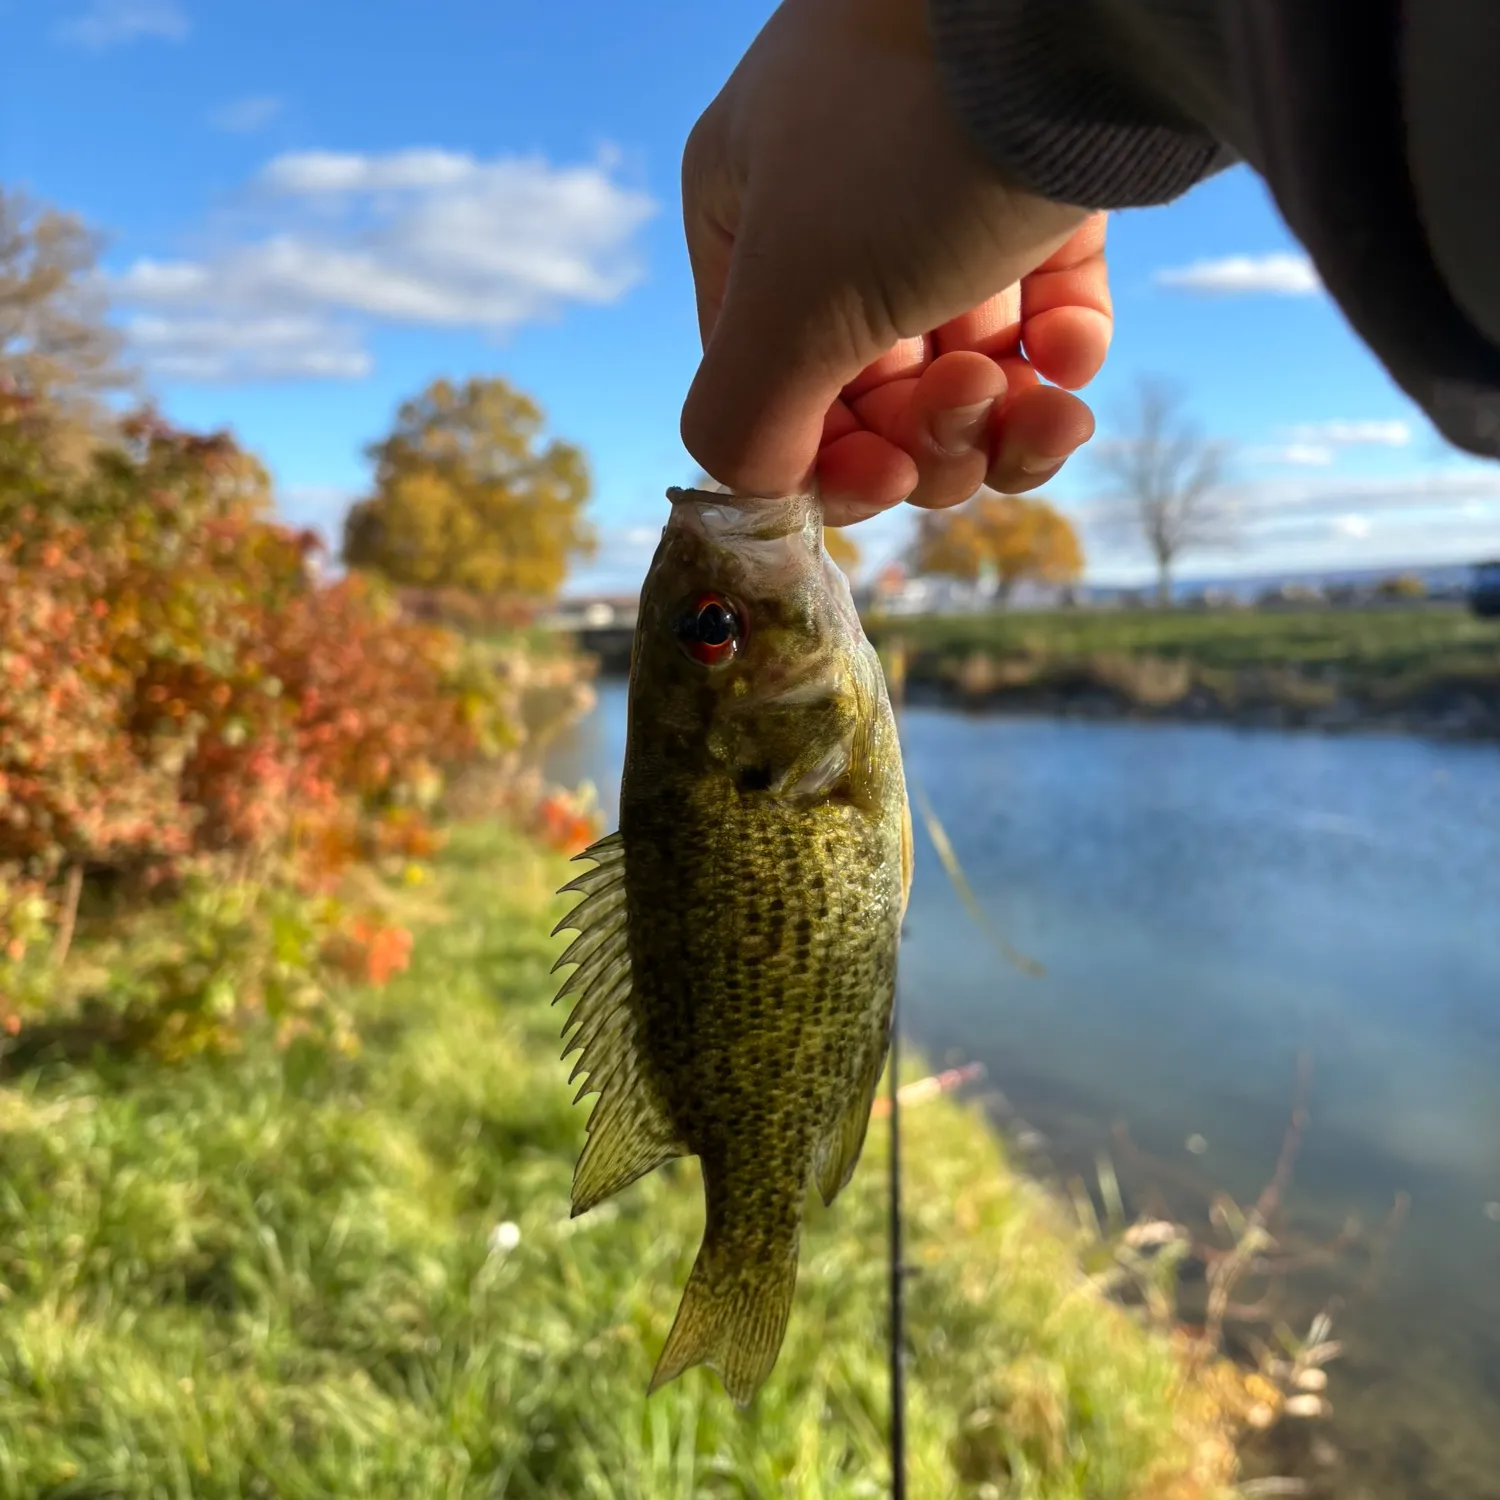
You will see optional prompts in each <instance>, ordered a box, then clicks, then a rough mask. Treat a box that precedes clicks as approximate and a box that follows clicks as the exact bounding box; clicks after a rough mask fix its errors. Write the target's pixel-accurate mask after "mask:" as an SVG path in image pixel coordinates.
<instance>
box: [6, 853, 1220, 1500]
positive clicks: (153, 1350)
mask: <svg viewBox="0 0 1500 1500" xmlns="http://www.w3.org/2000/svg"><path fill="white" fill-rule="evenodd" d="M562 868H563V866H562V864H561V862H560V861H559V860H557V859H556V858H554V857H553V856H550V855H546V854H542V853H540V852H538V851H536V850H535V849H534V848H532V847H531V846H529V845H525V844H523V843H522V842H520V841H519V840H518V839H516V838H515V837H513V836H511V835H508V834H505V833H502V832H498V831H496V830H494V829H474V830H468V831H464V832H461V833H460V834H459V835H458V836H457V837H456V838H455V840H454V842H453V844H452V845H451V847H450V849H449V850H448V852H447V853H446V854H445V855H444V856H443V858H442V859H441V861H440V862H439V865H438V867H437V869H436V872H435V878H434V879H433V880H432V881H431V882H429V883H428V884H427V885H425V886H423V887H419V888H418V889H417V890H416V891H415V892H413V893H410V894H408V895H405V896H402V897H401V898H400V899H401V900H404V901H406V902H407V903H408V908H409V909H408V917H409V919H410V920H412V921H413V924H414V925H416V926H417V927H418V929H419V938H418V943H417V947H416V952H415V956H414V961H413V966H412V969H411V970H410V972H409V973H408V974H407V975H405V976H403V977H401V978H400V979H398V980H397V981H396V982H394V983H393V984H392V985H390V986H389V987H388V988H387V989H386V990H384V991H382V992H380V993H379V994H369V995H362V996H359V997H357V1000H356V1010H357V1014H358V1018H359V1024H360V1027H361V1030H362V1033H363V1035H364V1038H365V1043H364V1047H363V1049H362V1051H361V1053H360V1055H359V1056H357V1057H355V1058H353V1059H332V1060H331V1059H327V1058H325V1057H323V1056H322V1055H321V1054H319V1053H316V1052H298V1051H293V1052H291V1053H290V1054H287V1055H281V1054H278V1053H276V1052H275V1051H273V1050H272V1049H270V1048H269V1046H265V1045H262V1044H261V1043H259V1042H252V1043H250V1044H249V1045H247V1047H246V1049H245V1051H244V1052H243V1053H242V1054H241V1055H239V1056H236V1057H233V1058H230V1059H227V1060H220V1061H208V1060H196V1061H194V1062H191V1063H189V1064H184V1065H182V1066H180V1067H177V1068H166V1067H162V1066H158V1065H154V1064H150V1063H148V1062H146V1061H143V1060H142V1061H134V1062H114V1063H107V1062H103V1061H100V1062H99V1063H97V1064H96V1065H92V1066H86V1067H63V1066H61V1065H59V1066H56V1067H54V1068H52V1069H49V1070H46V1071H44V1072H42V1073H34V1074H31V1075H28V1076H26V1077H24V1078H22V1079H19V1080H14V1081H12V1082H10V1083H8V1084H7V1085H5V1086H4V1087H3V1088H0V1164H3V1165H0V1495H4V1496H11V1495H14V1496H28V1497H29V1496H50V1497H58V1500H61V1497H65V1496H66V1497H74V1500H77V1497H90V1500H102V1497H106V1496H107V1497H111V1500H126V1497H129V1500H135V1497H140V1500H146V1497H152V1500H156V1497H162V1500H166V1497H172V1500H178V1497H182V1500H186V1497H194V1500H218V1497H226V1500H227V1497H249V1496H275V1497H279V1500H293V1497H309V1500H311V1497H325V1496H359V1497H365V1496H371V1497H373V1496H391V1497H397V1496H400V1497H403V1500H412V1497H429V1496H431V1497H457V1496H466V1497H467V1496H473V1497H480V1496H483V1497H499V1496H517V1497H532V1496H547V1497H557V1500H563V1497H567V1500H576V1497H600V1500H603V1497H630V1500H636V1497H638V1500H647V1497H650V1500H667V1497H683V1500H686V1497H688V1496H725V1497H730V1496H733V1497H760V1496H767V1497H772V1496H775V1497H781V1496H796V1497H808V1500H812V1497H834V1496H838V1497H851V1500H852V1497H856V1496H875V1495H879V1494H882V1493H884V1492H885V1488H886V1485H887V1483H888V1476H887V1468H886V1458H885V1432H886V1386H885V1381H886V1373H885V1360H884V1353H883V1344H884V1318H885V1307H884V1297H885V1292H884V1274H885V1273H884V1220H883V1214H884V1198H883V1175H882V1172H881V1163H882V1160H883V1158H884V1140H883V1135H884V1132H883V1130H882V1129H881V1128H880V1127H879V1126H878V1125H877V1126H876V1127H875V1128H873V1129H872V1133H871V1145H870V1148H869V1150H868V1152H867V1159H866V1161H865V1162H864V1163H863V1165H862V1166H861V1169H860V1171H859V1172H858V1174H857V1176H856V1180H855V1182H854V1184H853V1185H852V1186H851V1188H850V1189H849V1190H848V1192H847V1193H846V1194H845V1196H844V1198H843V1199H841V1200H840V1202H839V1203H838V1204H837V1205H836V1206H835V1208H834V1209H833V1210H832V1211H817V1212H814V1213H813V1214H812V1218H811V1223H810V1228H809V1233H808V1236H807V1242H806V1247H805V1251H804V1259H803V1272H802V1278H801V1282H800V1285H799V1290H798V1294H797V1301H796V1304H795V1308H794V1312H793V1320H792V1326H791V1330H790V1333H789V1336H788V1339H787V1343H786V1347H785V1350H784V1352H783V1354H782V1358H781V1361H780V1364H779V1366H778V1368H777V1370H776V1372H775V1373H774V1375H773V1376H772V1378H771V1380H770V1382H769V1383H768V1385H767V1386H766V1387H765V1389H764V1390H763V1391H762V1393H761V1395H760V1397H759V1398H758V1400H757V1402H756V1404H755V1406H754V1407H752V1409H751V1410H750V1412H749V1413H748V1414H743V1415H742V1414H740V1413H738V1412H737V1411H736V1410H735V1409H734V1408H733V1406H732V1405H731V1404H730V1403H729V1401H728V1400H727V1398H726V1397H725V1396H724V1394H723V1392H722V1390H721V1389H720V1388H719V1386H718V1385H717V1382H716V1381H715V1380H714V1378H713V1377H712V1376H710V1375H708V1374H706V1373H705V1372H703V1371H701V1370H700V1371H695V1372H691V1373H690V1374H689V1375H688V1376H687V1377H686V1378H685V1379H684V1380H683V1381H681V1382H680V1383H678V1384H677V1385H674V1386H673V1387H670V1388H669V1389H668V1390H667V1391H665V1392H663V1393H661V1394H660V1395H658V1396H656V1397H654V1398H652V1399H651V1400H650V1401H649V1402H648V1401H647V1399H646V1396H645V1387H646V1381H647V1379H648V1376H649V1374H650V1370H651V1366H652V1362H653V1360H654V1358H655V1355H656V1353H657V1351H658V1350H659V1348H660V1346H661V1343H662V1340H663V1338H664V1336H665V1334H666V1331H667V1327H668V1324H669V1321H670V1318H671V1315H672V1313H673V1311H674V1308H675V1305H676V1302H677V1298H678V1295H679V1292H680V1289H681V1286H682V1284H683V1281H684V1279H685V1277H686V1274H687V1270H688V1268H689V1266H690V1264H691V1259H692V1256H693V1253H694V1251H695V1250H696V1246H697V1242H698V1234H699V1230H700V1227H701V1220H702V1206H701V1194H700V1190H699V1186H698V1180H697V1177H696V1172H695V1169H694V1167H693V1165H692V1164H691V1163H683V1164H680V1165H679V1166H677V1167H675V1168H674V1169H671V1170H666V1171H663V1172H660V1173H658V1174H656V1175H655V1176H654V1177H652V1178H650V1179H648V1180H646V1181H644V1182H642V1183H640V1184H638V1185H636V1186H635V1187H633V1188H631V1189H629V1190H627V1191H626V1192H625V1193H623V1194H621V1195H620V1196H619V1198H617V1199H616V1200H614V1201H613V1202H611V1203H610V1204H608V1205H606V1206H605V1207H604V1208H602V1209H600V1210H597V1211H595V1212H594V1213H593V1214H591V1215H588V1216H585V1217H584V1218H583V1219H581V1220H578V1221H576V1222H575V1223H571V1224H570V1223H569V1221H568V1219H567V1205H568V1186H569V1180H570V1176H571V1170H572V1163H573V1160H574V1157H575V1155H576V1153H577V1150H578V1149H579V1146H580V1144H581V1141H582V1130H583V1122H584V1117H585V1108H586V1106H579V1107H576V1108H575V1107H573V1106H572V1105H571V1103H570V1099H571V1090H569V1089H568V1088H567V1086H566V1084H565V1081H564V1079H565V1074H566V1071H567V1070H566V1068H564V1067H563V1066H561V1065H560V1064H559V1063H558V1061H557V1052H558V1050H559V1048H558V1042H557V1031H558V1027H559V1025H560V1021H561V1016H560V1013H559V1012H558V1011H554V1010H552V1009H551V1008H550V1007H549V1004H548V1001H549V999H550V996H551V992H552V989H553V983H554V981H553V980H551V979H550V978H549V977H548V972H547V971H548V968H549V966H550V964H551V961H552V959H553V957H554V955H555V953H556V952H557V951H558V947H559V941H558V940H552V939H550V938H549V937H548V936H547V933H548V931H549V929H550V927H551V925H552V921H553V920H555V917H556V916H557V914H558V913H559V911H560V910H561V909H562V903H560V902H558V901H557V900H556V899H555V898H553V897H551V896H550V894H549V893H550V892H551V891H552V890H553V889H554V888H555V887H556V885H557V884H558V883H559V882H560V879H561V878H563V877H562V873H561V872H562ZM906 1119H907V1122H908V1130H909V1135H908V1141H907V1155H906V1160H907V1161H908V1163H909V1180H908V1184H907V1193H908V1198H909V1202H908V1208H909V1215H910V1230H909V1233H910V1236H911V1255H912V1259H913V1260H914V1261H915V1263H916V1264H917V1265H918V1266H920V1268H921V1269H920V1274H918V1275H917V1276H915V1277H914V1278H913V1280H912V1282H911V1304H910V1331H911V1337H912V1342H913V1361H912V1373H911V1442H912V1455H911V1481H912V1486H911V1493H912V1494H913V1496H915V1497H921V1500H928V1497H936V1496H949V1495H974V1496H981V1495H983V1496H998V1495H1001V1494H1003V1495H1005V1496H1007V1497H1011V1496H1015V1497H1036V1500H1043V1497H1047V1500H1053V1497H1055V1500H1071V1497H1084V1496H1087V1497H1096V1500H1112V1497H1121V1500H1124V1497H1128V1496H1130V1497H1134V1496H1139V1497H1145V1496H1148V1495H1149V1496H1152V1497H1153V1500H1157V1497H1167V1500H1172V1497H1178V1500H1188V1497H1197V1496H1206V1495H1210V1494H1217V1493H1219V1492H1220V1490H1219V1489H1218V1488H1216V1486H1217V1485H1218V1484H1219V1481H1220V1480H1221V1478H1222V1475H1223V1473H1224V1471H1225V1466H1226V1464H1227V1461H1228V1460H1227V1442H1226V1439H1225V1435H1224V1429H1223V1427H1222V1426H1221V1424H1220V1417H1219V1414H1218V1412H1217V1409H1216V1408H1215V1406H1214V1404H1213V1401H1212V1399H1211V1398H1210V1397H1208V1396H1207V1395H1206V1394H1205V1393H1204V1392H1202V1391H1200V1390H1199V1389H1198V1388H1197V1387H1196V1386H1194V1385H1191V1384H1189V1383H1186V1382H1185V1379H1184V1375H1183V1372H1182V1368H1181V1367H1180V1366H1179V1364H1178V1362H1177V1360H1176V1358H1175V1357H1174V1355H1173V1354H1172V1353H1171V1352H1170V1351H1169V1350H1168V1348H1167V1346H1166V1345H1165V1344H1164V1343H1163V1342H1161V1341H1159V1340H1157V1339H1154V1338H1152V1337H1150V1336H1148V1335H1146V1334H1144V1333H1143V1332H1142V1331H1140V1329H1139V1328H1138V1327H1137V1325H1136V1324H1135V1323H1134V1322H1133V1321H1131V1320H1130V1318H1129V1317H1128V1316H1127V1315H1126V1314H1124V1313H1123V1312H1121V1311H1120V1310H1119V1309H1117V1308H1115V1307H1113V1306H1111V1305H1109V1304H1107V1303H1105V1302H1103V1301H1102V1300H1101V1299H1100V1298H1099V1297H1097V1296H1096V1295H1095V1294H1094V1293H1093V1292H1092V1291H1091V1290H1090V1289H1089V1288H1088V1287H1087V1286H1086V1285H1084V1284H1083V1283H1082V1280H1081V1277H1080V1273H1079V1266H1078V1261H1077V1258H1076V1255H1075V1250H1074V1247H1073V1245H1071V1244H1070V1243H1069V1241H1068V1239H1067V1238H1066V1237H1065V1235H1064V1234H1063V1233H1062V1232H1061V1231H1060V1230H1059V1228H1058V1227H1057V1225H1058V1224H1059V1223H1060V1222H1061V1221H1060V1219H1058V1220H1055V1219H1054V1212H1055V1211H1054V1209H1053V1207H1052V1205H1051V1203H1050V1201H1049V1200H1047V1199H1046V1198H1044V1196H1043V1195H1042V1194H1041V1192H1040V1190H1038V1189H1037V1188H1035V1187H1034V1186H1032V1185H1030V1184H1028V1183H1026V1182H1025V1181H1024V1180H1022V1179H1020V1178H1019V1177H1017V1176H1016V1175H1014V1174H1013V1173H1012V1172H1011V1171H1010V1170H1009V1169H1008V1168H1007V1166H1006V1165H1005V1162H1004V1160H1003V1158H1002V1155H1001V1152H1000V1149H999V1147H998V1145H997V1143H996V1142H995V1140H994V1139H993V1138H992V1137H991V1135H990V1134H989V1133H988V1131H987V1130H986V1129H985V1128H984V1127H983V1125H982V1124H981V1123H980V1121H979V1120H978V1118H977V1116H975V1115H973V1114H971V1113H969V1112H966V1111H964V1110H961V1109H959V1108H957V1107H955V1106H953V1105H951V1104H948V1103H939V1104H936V1105H933V1106H930V1107H927V1108H923V1109H921V1110H914V1111H911V1112H910V1113H909V1114H908V1115H907V1116H906ZM502 1222H504V1223H509V1224H513V1225H515V1226H516V1227H517V1229H518V1231H519V1239H518V1242H517V1243H515V1244H514V1246H513V1248H510V1249H508V1250H505V1249H492V1248H491V1235H492V1231H493V1230H494V1228H495V1226H496V1225H497V1224H500V1223H502Z"/></svg>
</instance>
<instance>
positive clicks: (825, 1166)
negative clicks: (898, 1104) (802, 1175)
mask: <svg viewBox="0 0 1500 1500" xmlns="http://www.w3.org/2000/svg"><path fill="white" fill-rule="evenodd" d="M886 1050H887V1049H886V1047H884V1046H881V1047H877V1048H876V1049H875V1050H874V1056H873V1058H872V1060H871V1061H870V1062H869V1064H867V1066H866V1068H865V1071H864V1072H863V1074H861V1076H860V1080H859V1084H858V1086H857V1087H856V1088H855V1090H854V1098H853V1100H852V1101H851V1102H850V1104H849V1106H848V1108H847V1109H845V1111H844V1113H843V1114H842V1115H840V1116H839V1118H838V1120H837V1121H835V1123H834V1126H833V1129H832V1130H830V1131H829V1132H828V1134H827V1135H826V1136H825V1137H824V1138H823V1141H822V1144H821V1145H820V1146H819V1148H818V1155H817V1159H816V1161H815V1163H814V1177H815V1180H816V1182H817V1184H818V1195H819V1196H820V1197H821V1198H822V1200H823V1202H824V1203H825V1204H826V1205H831V1204H832V1203H833V1200H834V1199H835V1198H837V1197H838V1195H839V1194H840V1193H841V1192H843V1190H844V1189H845V1188H846V1187H848V1185H849V1179H850V1178H851V1177H853V1176H854V1168H855V1167H856V1166H857V1165H858V1164H859V1158H860V1153H861V1152H862V1151H863V1150H864V1148H865V1136H866V1134H867V1133H868V1132H869V1129H870V1111H871V1109H872V1108H873V1107H874V1104H875V1090H876V1089H877V1088H879V1087H880V1074H881V1070H882V1069H883V1068H884V1066H885V1055H886Z"/></svg>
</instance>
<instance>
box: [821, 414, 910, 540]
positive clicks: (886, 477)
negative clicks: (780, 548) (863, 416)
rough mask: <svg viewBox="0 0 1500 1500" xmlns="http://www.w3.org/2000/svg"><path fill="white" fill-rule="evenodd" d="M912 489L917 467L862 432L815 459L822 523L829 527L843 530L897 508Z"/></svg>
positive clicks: (891, 446)
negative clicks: (839, 527)
mask: <svg viewBox="0 0 1500 1500" xmlns="http://www.w3.org/2000/svg"><path fill="white" fill-rule="evenodd" d="M916 484H917V466H916V465H915V464H914V463H913V462H912V460H911V458H910V456H909V455H908V454H906V453H905V452H903V451H902V449H900V448H899V447H897V446H896V444H895V443H893V442H891V441H890V440H889V439H888V438H884V437H881V436H880V434H879V433H875V432H869V431H866V430H864V429H863V428H862V429H860V431H858V432H851V433H849V434H848V436H846V437H842V438H839V439H838V441H837V442H834V443H831V444H829V446H828V447H827V448H825V449H824V450H823V452H822V453H820V454H819V455H818V491H819V494H820V496H821V497H822V501H823V517H824V520H825V521H826V522H827V523H828V524H829V525H832V526H847V525H850V524H851V523H852V522H854V521H863V520H866V519H867V518H868V517H870V516H873V515H877V514H879V512H881V511H883V510H889V509H890V508H891V507H892V506H893V505H900V503H901V502H902V501H903V500H904V499H905V498H906V497H907V496H908V495H909V494H910V493H911V492H912V490H913V489H915V488H916Z"/></svg>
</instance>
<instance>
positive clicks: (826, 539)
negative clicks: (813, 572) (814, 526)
mask: <svg viewBox="0 0 1500 1500" xmlns="http://www.w3.org/2000/svg"><path fill="white" fill-rule="evenodd" d="M823 545H824V546H825V547H826V548H827V549H828V555H829V556H830V557H831V558H832V559H833V560H834V562H836V563H837V564H838V565H839V567H841V568H842V569H843V570H844V572H845V573H847V574H848V575H849V576H850V577H851V578H852V577H853V576H854V571H855V569H856V568H858V567H859V556H860V553H859V543H858V542H856V541H855V540H854V538H853V537H852V536H850V535H849V533H848V531H846V530H845V529H844V528H843V527H842V526H825V527H824V528H823Z"/></svg>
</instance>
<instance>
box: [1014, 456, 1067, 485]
mask: <svg viewBox="0 0 1500 1500" xmlns="http://www.w3.org/2000/svg"><path fill="white" fill-rule="evenodd" d="M1065 463H1067V459H1065V458H1041V457H1038V456H1035V455H1033V456H1031V457H1028V458H1026V459H1025V460H1023V461H1022V463H1021V472H1022V473H1023V474H1025V475H1027V476H1029V477H1030V478H1033V479H1034V478H1036V477H1037V475H1039V474H1040V475H1046V474H1055V473H1057V471H1058V470H1059V469H1060V468H1062V466H1063V465H1064V464H1065Z"/></svg>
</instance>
